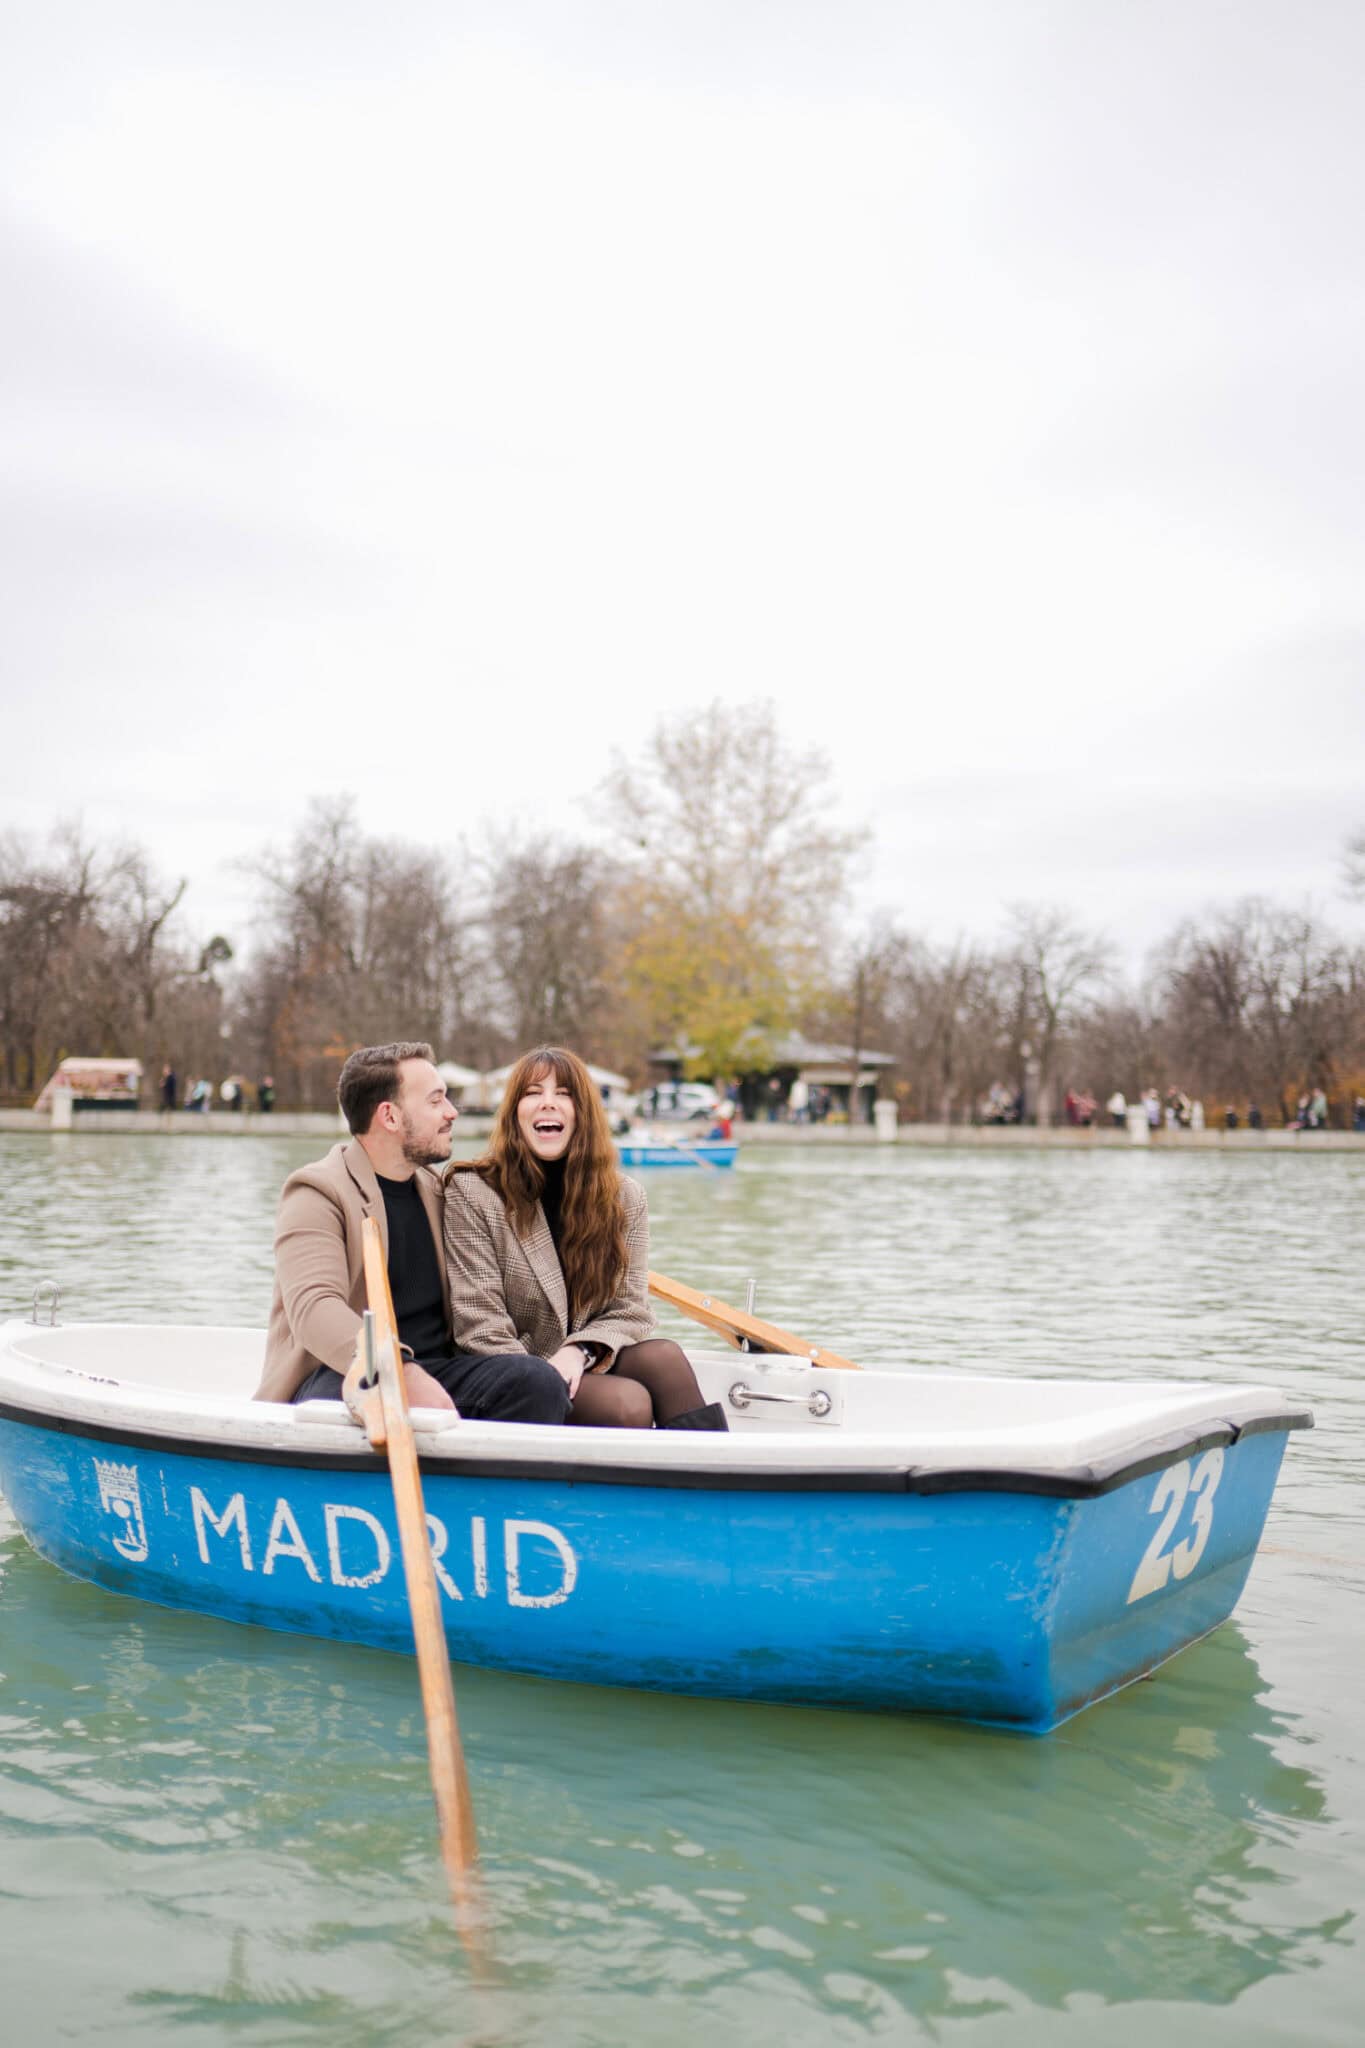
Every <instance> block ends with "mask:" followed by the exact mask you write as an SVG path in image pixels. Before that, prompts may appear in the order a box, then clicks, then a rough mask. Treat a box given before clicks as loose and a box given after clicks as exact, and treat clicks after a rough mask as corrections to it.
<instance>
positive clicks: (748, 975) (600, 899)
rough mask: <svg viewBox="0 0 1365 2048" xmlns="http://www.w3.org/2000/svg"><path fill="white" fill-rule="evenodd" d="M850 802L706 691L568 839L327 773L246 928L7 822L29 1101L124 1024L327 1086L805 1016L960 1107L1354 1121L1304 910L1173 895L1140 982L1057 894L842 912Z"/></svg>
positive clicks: (759, 1029)
mask: <svg viewBox="0 0 1365 2048" xmlns="http://www.w3.org/2000/svg"><path fill="white" fill-rule="evenodd" d="M834 809H835V805H834V800H833V794H832V792H831V790H830V788H829V777H828V770H827V768H826V765H825V763H824V761H823V759H822V758H821V757H820V756H819V755H817V754H801V753H798V752H796V751H794V750H792V749H791V748H789V747H788V746H787V745H786V743H785V742H784V741H783V739H782V736H781V734H780V733H779V731H778V729H777V725H776V722H775V718H774V714H773V712H772V709H771V707H770V706H768V705H766V704H755V705H747V706H739V707H725V706H721V705H712V706H710V707H709V708H708V709H706V710H704V711H702V712H699V713H696V714H693V715H690V716H688V717H685V718H682V719H679V720H678V721H676V722H675V723H673V724H669V725H664V726H662V727H660V729H659V730H658V731H657V732H656V733H655V735H654V736H653V738H652V739H651V740H650V741H649V742H648V744H647V745H646V747H645V748H644V749H643V750H642V752H641V754H640V755H639V756H638V758H636V759H635V760H633V761H631V762H629V763H627V762H621V763H620V764H618V766H617V768H616V769H615V771H614V772H613V774H612V776H611V777H610V778H609V779H608V781H607V783H606V785H605V786H604V788H603V789H602V790H601V791H600V792H598V793H597V798H596V800H595V802H594V803H593V804H591V805H590V806H589V810H590V812H591V815H592V817H593V819H594V820H597V819H600V820H601V824H600V827H598V828H596V829H594V830H593V832H592V836H591V837H585V838H584V839H583V840H582V841H581V842H577V841H566V840H563V839H556V838H553V837H550V836H545V835H536V834H533V833H521V834H515V833H508V834H506V835H504V836H503V837H502V838H496V837H495V838H493V839H492V840H491V841H490V840H489V838H488V837H487V835H486V834H485V835H483V837H481V840H480V843H479V846H478V847H477V848H471V847H469V846H468V845H463V844H456V845H452V846H447V847H444V848H441V847H435V846H430V845H422V844H420V843H413V842H409V841H396V840H388V839H379V838H374V837H372V836H369V835H367V834H366V832H365V831H364V830H363V827H362V823H361V820H360V818H359V815H358V813H357V810H356V806H355V804H354V802H353V800H351V799H339V800H329V801H325V802H321V801H319V802H314V803H313V804H312V805H310V807H309V808H308V811H307V815H306V817H305V818H304V820H303V821H302V823H301V824H300V826H299V828H298V829H297V831H296V832H295V833H294V835H293V837H292V839H291V840H290V841H289V842H288V844H286V845H283V846H271V847H263V848H259V849H256V850H254V851H253V852H251V853H250V854H249V855H248V856H247V857H246V859H245V862H244V865H246V866H247V868H248V869H249V872H250V873H251V875H252V876H253V878H254V882H255V891H256V909H255V915H254V918H253V922H252V925H251V928H250V930H249V931H247V932H245V933H230V934H227V935H222V934H216V935H210V936H207V937H206V938H203V939H194V938H191V937H190V936H189V916H190V912H191V911H192V903H191V901H190V900H189V892H188V890H187V884H186V881H185V880H184V879H178V878H172V879H166V878H163V877H161V876H159V875H158V874H157V873H156V872H155V870H154V867H153V865H152V863H151V862H150V860H149V859H148V857H147V855H146V854H145V852H143V851H142V850H141V849H139V848H137V847H100V846H97V845H92V844H90V843H88V842H87V841H86V840H85V839H84V837H83V836H82V834H81V833H80V832H79V831H78V830H77V829H75V828H71V827H66V828H62V829H60V830H59V831H57V832H55V833H54V834H52V835H51V837H50V838H49V839H48V840H46V841H45V842H42V843H35V842H32V841H28V840H24V839H21V838H19V837H17V836H14V835H11V836H9V837H6V838H3V839H0V1062H2V1064H0V1091H2V1092H3V1093H4V1095H5V1096H6V1098H7V1099H8V1100H10V1101H26V1100H31V1099H32V1097H33V1095H34V1094H35V1093H36V1092H37V1090H38V1088H39V1087H40V1086H41V1085H42V1082H43V1081H44V1079H45V1078H46V1076H47V1074H48V1073H49V1072H50V1071H51V1070H52V1068H53V1067H54V1066H55V1065H56V1063H57V1061H58V1060H59V1059H60V1058H62V1057H63V1056H65V1055H67V1054H86V1055H95V1054H102V1053H111V1054H123V1055H127V1054H135V1055H136V1056H137V1057H139V1058H141V1060H142V1061H143V1064H144V1068H145V1069H146V1072H147V1082H146V1084H145V1085H146V1089H147V1099H148V1100H150V1099H152V1095H153V1091H154V1087H155V1077H156V1076H157V1075H158V1074H159V1072H160V1069H161V1066H162V1064H163V1063H166V1062H169V1063H170V1064H172V1065H173V1066H174V1067H175V1069H176V1071H177V1073H178V1075H179V1076H180V1078H181V1082H182V1085H183V1083H184V1081H185V1080H186V1079H188V1078H189V1077H190V1076H195V1077H198V1076H204V1077H206V1078H208V1079H210V1080H212V1081H215V1082H216V1081H219V1080H221V1079H222V1078H223V1077H224V1076H226V1075H227V1074H230V1073H231V1074H239V1075H242V1076H244V1077H246V1078H247V1079H248V1080H252V1081H254V1080H258V1079H259V1078H261V1077H262V1076H264V1075H266V1074H269V1075H271V1076H272V1077H273V1080H274V1083H275V1088H276V1097H277V1101H278V1103H279V1106H280V1107H281V1108H288V1107H295V1106H297V1107H301V1108H320V1107H322V1106H324V1105H328V1104H330V1103H331V1101H332V1100H333V1099H334V1096H333V1090H334V1087H335V1081H336V1074H337V1070H338V1068H339V1066H340V1063H341V1061H342V1060H343V1059H344V1058H345V1056H346V1053H347V1052H348V1051H349V1050H350V1049H351V1047H353V1046H355V1045H360V1044H365V1043H371V1042H374V1041H377V1040H380V1039H385V1038H389V1037H394V1036H403V1037H418V1038H426V1039H429V1040H430V1041H431V1042H432V1044H433V1045H435V1046H436V1047H437V1049H438V1053H439V1056H440V1057H442V1058H450V1059H455V1060H459V1061H460V1062H462V1063H463V1064H465V1065H468V1066H472V1067H476V1068H479V1069H481V1070H485V1069H487V1068H490V1067H493V1066H496V1065H498V1064H500V1063H501V1062H502V1061H503V1060H505V1059H509V1058H511V1057H512V1056H513V1055H514V1054H515V1053H516V1052H518V1051H520V1050H522V1049H523V1048H524V1047H525V1046H527V1045H528V1044H532V1043H535V1042H537V1041H540V1040H544V1039H555V1040H561V1041H563V1042H566V1043H568V1044H571V1045H573V1046H575V1047H577V1049H578V1050H579V1051H580V1052H582V1053H583V1054H584V1056H585V1057H586V1058H588V1059H590V1060H593V1061H596V1062H598V1063H600V1064H602V1065H605V1066H610V1067H614V1068H618V1069H620V1070H622V1071H624V1072H625V1073H627V1074H629V1075H631V1076H632V1078H634V1079H636V1080H643V1079H644V1078H645V1077H646V1074H647V1057H648V1054H649V1052H650V1051H651V1050H652V1049H653V1048H655V1047H657V1046H660V1045H686V1046H689V1047H691V1048H693V1049H694V1050H693V1052H692V1054H691V1057H690V1060H689V1067H690V1071H692V1072H693V1073H696V1074H700V1075H704V1076H705V1077H707V1078H716V1077H723V1078H731V1077H734V1078H743V1077H744V1076H745V1075H756V1074H762V1073H766V1072H767V1071H768V1070H769V1069H770V1067H771V1066H772V1064H773V1060H774V1052H775V1048H776V1047H777V1045H778V1044H779V1043H780V1041H781V1039H782V1038H783V1036H784V1035H785V1034H787V1033H789V1032H791V1031H793V1030H800V1031H802V1032H804V1033H805V1034H806V1036H807V1037H809V1038H811V1039H814V1040H817V1041H820V1042H825V1043H836V1044H839V1045H842V1046H845V1047H848V1048H850V1051H851V1053H853V1054H855V1055H856V1054H858V1053H861V1052H862V1051H863V1050H876V1051H879V1052H882V1053H886V1054H889V1055H890V1056H891V1057H892V1059H894V1061H895V1066H894V1068H893V1069H891V1070H890V1073H889V1075H888V1079H887V1081H886V1082H885V1083H884V1084H883V1089H884V1092H894V1093H895V1094H896V1095H897V1096H898V1098H899V1100H900V1103H901V1108H902V1114H903V1115H905V1116H908V1117H913V1118H915V1119H917V1120H927V1121H945V1122H962V1121H968V1120H971V1119H972V1118H974V1117H976V1116H978V1115H980V1114H981V1113H982V1106H983V1104H984V1102H985V1101H986V1098H987V1097H988V1095H989V1093H990V1091H991V1090H992V1089H995V1090H996V1091H997V1092H998V1093H1005V1094H1008V1095H1010V1096H1011V1097H1015V1098H1018V1097H1022V1098H1023V1101H1024V1104H1025V1113H1026V1115H1028V1116H1029V1117H1038V1118H1041V1119H1043V1120H1048V1119H1050V1118H1052V1117H1054V1116H1055V1115H1056V1114H1057V1112H1058V1107H1059V1105H1060V1102H1061V1099H1062V1095H1063V1093H1064V1091H1065V1090H1066V1089H1067V1088H1068V1087H1074V1088H1076V1089H1078V1090H1079V1089H1084V1090H1086V1091H1088V1092H1089V1093H1091V1094H1092V1095H1095V1096H1097V1097H1098V1098H1099V1100H1100V1101H1101V1102H1102V1101H1104V1100H1105V1098H1106V1097H1107V1096H1108V1095H1109V1093H1110V1092H1111V1091H1112V1090H1114V1089H1115V1088H1119V1089H1122V1091H1123V1092H1124V1093H1125V1095H1126V1096H1127V1097H1128V1098H1129V1099H1130V1100H1133V1099H1135V1098H1136V1097H1137V1095H1138V1094H1139V1093H1140V1091H1141V1090H1142V1089H1144V1088H1147V1087H1151V1086H1155V1087H1156V1088H1158V1089H1159V1090H1161V1091H1162V1092H1163V1093H1164V1092H1165V1090H1166V1089H1167V1088H1171V1087H1178V1088H1180V1089H1182V1090H1184V1091H1185V1092H1186V1093H1187V1094H1189V1095H1192V1096H1193V1095H1197V1096H1199V1097H1201V1098H1202V1099H1203V1100H1204V1102H1205V1103H1206V1105H1207V1106H1208V1110H1209V1114H1210V1115H1211V1116H1212V1115H1213V1114H1214V1113H1215V1112H1217V1111H1220V1110H1221V1109H1222V1107H1223V1106H1225V1105H1227V1104H1233V1105H1235V1106H1237V1107H1238V1108H1239V1109H1244V1108H1245V1107H1246V1105H1247V1104H1248V1103H1250V1102H1252V1101H1255V1102H1257V1103H1258V1104H1259V1106H1260V1107H1261V1109H1262V1111H1263V1113H1264V1115H1265V1116H1266V1119H1267V1120H1268V1121H1276V1120H1284V1121H1288V1120H1289V1119H1290V1117H1291V1116H1292V1114H1293V1110H1294V1105H1295V1103H1296V1101H1297V1100H1298V1097H1299V1096H1300V1094H1302V1093H1303V1092H1305V1091H1306V1090H1310V1089H1313V1088H1318V1087H1321V1088H1322V1089H1324V1090H1325V1092H1326V1094H1327V1095H1328V1098H1329V1101H1330V1102H1331V1104H1332V1106H1333V1112H1334V1114H1333V1120H1334V1121H1338V1122H1340V1121H1342V1120H1347V1121H1349V1117H1350V1112H1351V1107H1352V1103H1353V1099H1354V1096H1355V1095H1356V1094H1357V1093H1361V1094H1365V951H1363V950H1362V949H1361V948H1360V947H1359V946H1355V945H1352V944H1350V943H1348V942H1347V941H1346V940H1345V939H1343V938H1342V937H1341V936H1340V935H1338V934H1336V933H1334V932H1333V931H1331V930H1330V929H1329V928H1328V927H1327V926H1326V925H1325V924H1323V923H1322V922H1320V921H1319V920H1317V919H1316V918H1315V917H1314V916H1312V915H1310V914H1309V913H1307V912H1303V911H1295V910H1290V909H1287V908H1285V907H1283V906H1280V905H1277V904H1274V903H1268V902H1264V901H1248V902H1244V903H1240V904H1237V905H1235V906H1231V907H1228V908H1225V909H1223V910H1219V911H1215V912H1212V913H1209V914H1207V915H1205V916H1203V917H1202V918H1199V919H1194V920H1190V921H1187V922H1186V923H1184V924H1182V925H1181V926H1180V928H1179V929H1178V930H1176V931H1174V932H1173V933H1172V934H1171V935H1170V937H1169V939H1168V940H1167V942H1166V944H1165V945H1164V946H1163V947H1162V948H1161V949H1160V950H1159V952H1158V954H1157V956H1156V958H1155V960H1154V961H1153V963H1152V966H1151V969H1150V972H1149V973H1148V974H1147V976H1146V977H1145V978H1144V981H1143V983H1142V985H1141V987H1138V988H1135V987H1131V986H1128V985H1126V984H1125V983H1124V982H1123V981H1122V980H1121V978H1120V976H1119V975H1118V972H1117V968H1116V960H1115V954H1114V949H1113V948H1112V946H1111V945H1110V944H1109V942H1108V941H1107V940H1106V939H1105V938H1104V936H1103V935H1102V934H1096V933H1092V932H1087V931H1086V930H1085V929H1083V928H1082V927H1081V926H1080V925H1079V924H1078V923H1077V922H1076V921H1075V920H1074V919H1073V918H1072V917H1070V916H1069V915H1068V914H1067V913H1065V912H1064V911H1061V910H1057V909H1054V908H1049V907H1044V906H1039V905H1029V904H1025V905H1016V906H1014V907H1013V908H1012V909H1011V910H1009V911H1008V912H1007V914H1006V917H1005V921H1004V928H1003V931H1002V933H1001V936H1000V937H999V938H998V939H997V940H996V941H995V942H993V943H991V944H979V943H969V942H965V941H964V942H962V943H960V944H958V945H956V946H951V947H943V946H935V945H931V944H929V943H928V942H926V941H925V940H923V939H922V938H919V937H917V936H916V935H915V933H914V931H913V912H912V911H910V910H907V912H906V914H905V916H904V918H902V919H898V918H895V917H890V916H888V917H884V918H882V919H881V920H879V921H877V922H876V923H874V924H873V925H872V926H871V927H867V928H858V927H856V926H855V925H854V924H853V923H852V921H851V920H850V917H849V913H848V901H849V880H850V870H851V867H852V864H853V861H854V859H855V857H856V855H857V853H858V850H859V847H860V844H861V843H862V835H860V834H857V833H850V832H846V831H842V830H840V829H839V828H837V827H836V826H834V825H832V824H831V823H830V819H831V817H832V816H833V815H834ZM1359 858H1360V849H1359V848H1358V847H1357V846H1354V845H1353V847H1352V848H1351V849H1348V861H1349V860H1350V859H1355V860H1356V861H1357V863H1358V862H1359ZM1348 880H1351V881H1359V880H1360V877H1359V876H1358V875H1357V873H1356V870H1355V869H1354V868H1351V867H1350V866H1349V865H1348Z"/></svg>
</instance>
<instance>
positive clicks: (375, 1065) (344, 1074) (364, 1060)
mask: <svg viewBox="0 0 1365 2048" xmlns="http://www.w3.org/2000/svg"><path fill="white" fill-rule="evenodd" d="M435 1058H436V1055H435V1053H434V1052H433V1051H432V1049H431V1047H430V1046H429V1045H422V1044H419V1043H418V1041H417V1040H415V1039H412V1040H409V1039H405V1038H396V1039H395V1040H394V1041H393V1043H392V1045H362V1046H361V1047H360V1048H359V1050H358V1051H356V1052H353V1053H352V1054H351V1057H350V1058H349V1059H348V1060H347V1062H346V1064H345V1066H344V1067H343V1068H342V1070H341V1073H340V1074H339V1076H338V1077H337V1101H338V1102H339V1103H340V1104H341V1114H342V1115H343V1116H344V1117H345V1119H346V1123H347V1127H348V1129H349V1130H350V1132H351V1134H352V1136H353V1137H356V1138H363V1137H364V1135H365V1133H366V1131H368V1129H369V1128H370V1125H371V1124H372V1123H373V1122H374V1113H375V1111H376V1110H377V1109H378V1107H379V1105H380V1103H381V1102H397V1100H398V1069H399V1067H400V1066H401V1065H402V1064H403V1061H404V1060H433V1061H434V1060H435Z"/></svg>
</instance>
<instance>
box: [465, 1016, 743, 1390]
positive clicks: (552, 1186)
mask: <svg viewBox="0 0 1365 2048" xmlns="http://www.w3.org/2000/svg"><path fill="white" fill-rule="evenodd" d="M445 1186H446V1203H445V1243H446V1264H447V1271H448V1277H449V1292H450V1301H451V1327H452V1329H453V1332H454V1336H455V1341H456V1342H457V1343H458V1344H459V1345H461V1346H462V1347H464V1348H465V1349H467V1350H472V1351H483V1352H494V1351H496V1352H501V1353H504V1354H506V1353H508V1352H521V1353H525V1354H528V1355H529V1356H530V1357H531V1358H532V1359H533V1360H534V1362H536V1363H537V1364H539V1363H540V1362H541V1361H546V1362H547V1364H548V1368H549V1369H550V1370H552V1371H554V1372H555V1373H557V1374H558V1375H559V1376H560V1381H561V1384H562V1386H563V1387H564V1389H565V1392H566V1397H567V1399H568V1401H569V1402H570V1403H571V1404H572V1405H571V1406H570V1408H569V1415H568V1419H569V1421H570V1422H577V1423H589V1424H593V1425H595V1426H597V1427H599V1428H623V1429H649V1428H651V1427H655V1428H659V1429H703V1430H723V1429H726V1428H728V1424H727V1423H726V1420H725V1411H724V1409H723V1408H722V1407H721V1405H720V1403H719V1402H718V1401H712V1402H703V1400H702V1396H701V1389H700V1387H699V1386H698V1385H697V1377H696V1374H695V1373H694V1372H693V1370H692V1367H691V1365H690V1363H689V1362H688V1358H687V1355H686V1353H685V1352H684V1351H683V1349H682V1347H681V1346H680V1345H678V1344H675V1343H674V1342H673V1340H672V1338H670V1337H659V1336H657V1335H656V1334H655V1327H656V1326H655V1316H654V1310H653V1306H652V1305H651V1302H650V1298H649V1212H648V1207H647V1205H646V1202H645V1195H644V1190H643V1188H641V1187H640V1186H639V1184H638V1183H637V1182H635V1181H632V1180H626V1179H625V1178H624V1177H623V1176H622V1173H621V1169H620V1165H619V1163H618V1160H617V1154H616V1147H615V1146H614V1145H613V1143H612V1139H611V1132H610V1130H609V1129H608V1127H607V1119H606V1116H605V1113H604V1112H603V1109H602V1104H601V1101H600V1099H599V1097H598V1094H597V1091H596V1089H595V1088H594V1087H593V1085H592V1081H591V1079H590V1077H589V1074H588V1070H587V1068H586V1067H585V1066H584V1065H583V1062H582V1060H580V1059H579V1058H578V1056H577V1054H576V1053H572V1052H566V1051H564V1050H563V1048H562V1047H559V1046H552V1045H543V1046H540V1047H538V1048H537V1049H536V1051H534V1052H529V1053H526V1054H525V1055H524V1056H523V1057H522V1058H521V1059H520V1060H518V1061H517V1064H516V1066H515V1067H514V1068H513V1069H512V1072H511V1075H510V1076H509V1077H508V1082H507V1087H506V1089H505V1090H504V1093H503V1098H502V1101H501V1103H500V1105H499V1107H498V1112H497V1116H496V1118H495V1119H494V1124H493V1130H492V1135H491V1137H490V1139H489V1145H488V1150H487V1152H485V1153H484V1155H483V1157H482V1158H480V1159H474V1160H463V1159H461V1160H456V1161H455V1163H454V1164H453V1165H452V1166H451V1167H450V1168H449V1170H448V1172H447V1174H446V1183H445Z"/></svg>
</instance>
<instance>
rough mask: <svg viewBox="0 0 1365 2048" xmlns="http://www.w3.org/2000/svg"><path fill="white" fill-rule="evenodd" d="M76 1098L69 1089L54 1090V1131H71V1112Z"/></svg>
mask: <svg viewBox="0 0 1365 2048" xmlns="http://www.w3.org/2000/svg"><path fill="white" fill-rule="evenodd" d="M75 1100H76V1098H75V1096H74V1095H73V1094H72V1092H71V1090H70V1089H69V1088H54V1089H53V1091H52V1128H53V1130H54V1131H69V1130H70V1129H71V1111H72V1105H73V1104H74V1102H75Z"/></svg>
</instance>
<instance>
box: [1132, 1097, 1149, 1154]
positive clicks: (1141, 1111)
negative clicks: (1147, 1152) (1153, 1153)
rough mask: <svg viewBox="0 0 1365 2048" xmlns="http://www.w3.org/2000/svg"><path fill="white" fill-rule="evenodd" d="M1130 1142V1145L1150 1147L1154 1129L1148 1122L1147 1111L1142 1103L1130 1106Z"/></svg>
mask: <svg viewBox="0 0 1365 2048" xmlns="http://www.w3.org/2000/svg"><path fill="white" fill-rule="evenodd" d="M1128 1142H1129V1144H1130V1145H1150V1144H1151V1142H1152V1127H1151V1125H1150V1124H1149V1123H1148V1121H1147V1111H1146V1108H1145V1106H1144V1105H1143V1104H1142V1103H1140V1102H1133V1103H1130V1104H1129V1106H1128Z"/></svg>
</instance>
